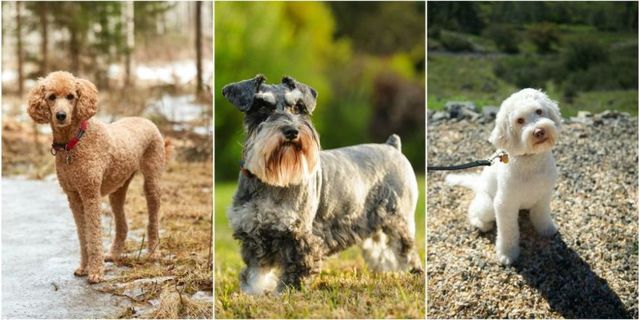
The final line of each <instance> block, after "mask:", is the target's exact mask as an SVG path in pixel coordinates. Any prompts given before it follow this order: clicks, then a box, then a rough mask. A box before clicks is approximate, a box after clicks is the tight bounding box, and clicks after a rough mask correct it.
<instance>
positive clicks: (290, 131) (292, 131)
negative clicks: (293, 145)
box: [282, 127, 298, 140]
mask: <svg viewBox="0 0 640 320" xmlns="http://www.w3.org/2000/svg"><path fill="white" fill-rule="evenodd" d="M282 134H284V136H285V138H287V140H293V139H295V138H297V137H298V130H296V128H294V127H284V128H282Z"/></svg>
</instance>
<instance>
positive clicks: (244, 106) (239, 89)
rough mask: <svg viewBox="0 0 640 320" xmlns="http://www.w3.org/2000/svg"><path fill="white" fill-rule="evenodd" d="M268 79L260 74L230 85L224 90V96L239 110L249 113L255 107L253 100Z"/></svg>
mask: <svg viewBox="0 0 640 320" xmlns="http://www.w3.org/2000/svg"><path fill="white" fill-rule="evenodd" d="M264 80H266V78H265V77H264V76H263V75H261V74H259V75H256V76H255V77H254V78H253V79H248V80H242V81H240V82H234V83H230V84H228V85H226V86H224V88H222V95H223V96H224V97H225V98H227V100H229V102H231V103H232V104H233V105H234V106H236V107H237V108H238V110H240V111H242V112H247V111H249V109H251V105H253V100H254V98H255V95H256V93H258V89H260V85H261V84H262V82H264Z"/></svg>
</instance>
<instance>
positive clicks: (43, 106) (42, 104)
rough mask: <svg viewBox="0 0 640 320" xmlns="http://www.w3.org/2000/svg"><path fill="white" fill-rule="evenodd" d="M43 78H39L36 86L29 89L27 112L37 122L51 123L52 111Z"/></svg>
mask: <svg viewBox="0 0 640 320" xmlns="http://www.w3.org/2000/svg"><path fill="white" fill-rule="evenodd" d="M42 81H43V79H42V78H40V79H38V83H37V84H36V86H35V87H33V88H32V89H31V91H29V95H28V99H27V100H28V107H27V113H29V116H30V117H31V119H33V121H35V122H36V123H49V122H50V121H51V111H50V110H49V105H48V104H47V100H45V99H46V98H45V96H44V94H45V89H44V84H43V83H42Z"/></svg>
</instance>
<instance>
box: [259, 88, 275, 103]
mask: <svg viewBox="0 0 640 320" xmlns="http://www.w3.org/2000/svg"><path fill="white" fill-rule="evenodd" d="M256 99H260V100H262V101H264V102H267V103H269V104H276V97H275V96H274V95H273V93H271V92H264V91H260V92H258V93H256Z"/></svg>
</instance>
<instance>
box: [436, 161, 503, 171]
mask: <svg viewBox="0 0 640 320" xmlns="http://www.w3.org/2000/svg"><path fill="white" fill-rule="evenodd" d="M490 165H491V161H489V160H476V161H473V162H469V163H465V164H458V165H455V166H427V171H438V170H463V169H469V168H473V167H479V166H490Z"/></svg>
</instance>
